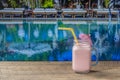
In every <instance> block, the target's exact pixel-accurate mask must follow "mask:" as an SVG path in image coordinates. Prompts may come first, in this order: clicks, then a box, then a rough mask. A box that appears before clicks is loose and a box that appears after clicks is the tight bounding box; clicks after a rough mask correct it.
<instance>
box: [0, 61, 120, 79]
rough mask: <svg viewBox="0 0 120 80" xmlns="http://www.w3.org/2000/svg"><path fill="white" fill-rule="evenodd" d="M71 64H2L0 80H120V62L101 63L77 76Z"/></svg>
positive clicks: (0, 65)
mask: <svg viewBox="0 0 120 80" xmlns="http://www.w3.org/2000/svg"><path fill="white" fill-rule="evenodd" d="M71 65H72V64H71V62H0V80H120V61H117V62H110V61H107V62H99V64H98V65H97V66H94V67H92V70H91V72H90V73H88V74H77V73H75V72H73V71H72V69H71Z"/></svg>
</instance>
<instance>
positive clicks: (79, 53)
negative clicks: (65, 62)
mask: <svg viewBox="0 0 120 80" xmlns="http://www.w3.org/2000/svg"><path fill="white" fill-rule="evenodd" d="M92 50H94V51H95V53H96V63H95V64H92V66H95V65H97V64H98V53H97V50H96V49H93V48H92V47H91V45H90V43H89V42H87V41H81V40H79V42H78V43H74V45H73V48H72V69H73V71H75V72H79V73H88V72H89V71H90V69H91V51H92Z"/></svg>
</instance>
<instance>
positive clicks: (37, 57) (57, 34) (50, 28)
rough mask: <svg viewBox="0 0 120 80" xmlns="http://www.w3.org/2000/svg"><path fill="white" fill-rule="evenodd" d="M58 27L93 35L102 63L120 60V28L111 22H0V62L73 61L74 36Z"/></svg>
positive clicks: (93, 56) (93, 57)
mask: <svg viewBox="0 0 120 80" xmlns="http://www.w3.org/2000/svg"><path fill="white" fill-rule="evenodd" d="M58 27H70V28H73V29H74V31H75V34H76V36H77V37H78V36H79V34H81V33H85V34H89V35H90V37H91V39H92V42H93V47H94V48H96V49H97V51H98V53H99V60H105V61H107V60H113V61H114V60H120V24H119V23H117V22H111V23H108V22H107V21H103V22H102V21H53V22H52V21H43V22H35V21H34V22H29V21H22V22H10V21H9V22H0V60H1V61H2V60H5V61H71V60H72V46H73V36H72V34H71V32H69V31H59V30H58ZM91 57H92V60H95V59H96V57H95V55H94V51H92V56H91Z"/></svg>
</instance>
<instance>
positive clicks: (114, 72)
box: [85, 61, 120, 80]
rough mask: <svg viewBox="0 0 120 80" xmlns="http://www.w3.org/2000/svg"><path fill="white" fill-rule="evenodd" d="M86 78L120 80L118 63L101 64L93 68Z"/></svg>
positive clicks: (119, 62) (119, 63)
mask: <svg viewBox="0 0 120 80" xmlns="http://www.w3.org/2000/svg"><path fill="white" fill-rule="evenodd" d="M85 75H86V74H85ZM87 76H90V77H93V78H96V79H106V80H120V61H117V62H102V63H100V64H98V65H97V66H96V67H93V68H92V70H91V71H90V72H89V73H88V74H87Z"/></svg>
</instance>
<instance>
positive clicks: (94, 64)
mask: <svg viewBox="0 0 120 80" xmlns="http://www.w3.org/2000/svg"><path fill="white" fill-rule="evenodd" d="M92 50H94V51H95V56H96V61H95V63H93V64H92V66H96V65H97V64H98V58H99V54H98V51H97V49H96V48H94V47H93V48H92Z"/></svg>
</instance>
